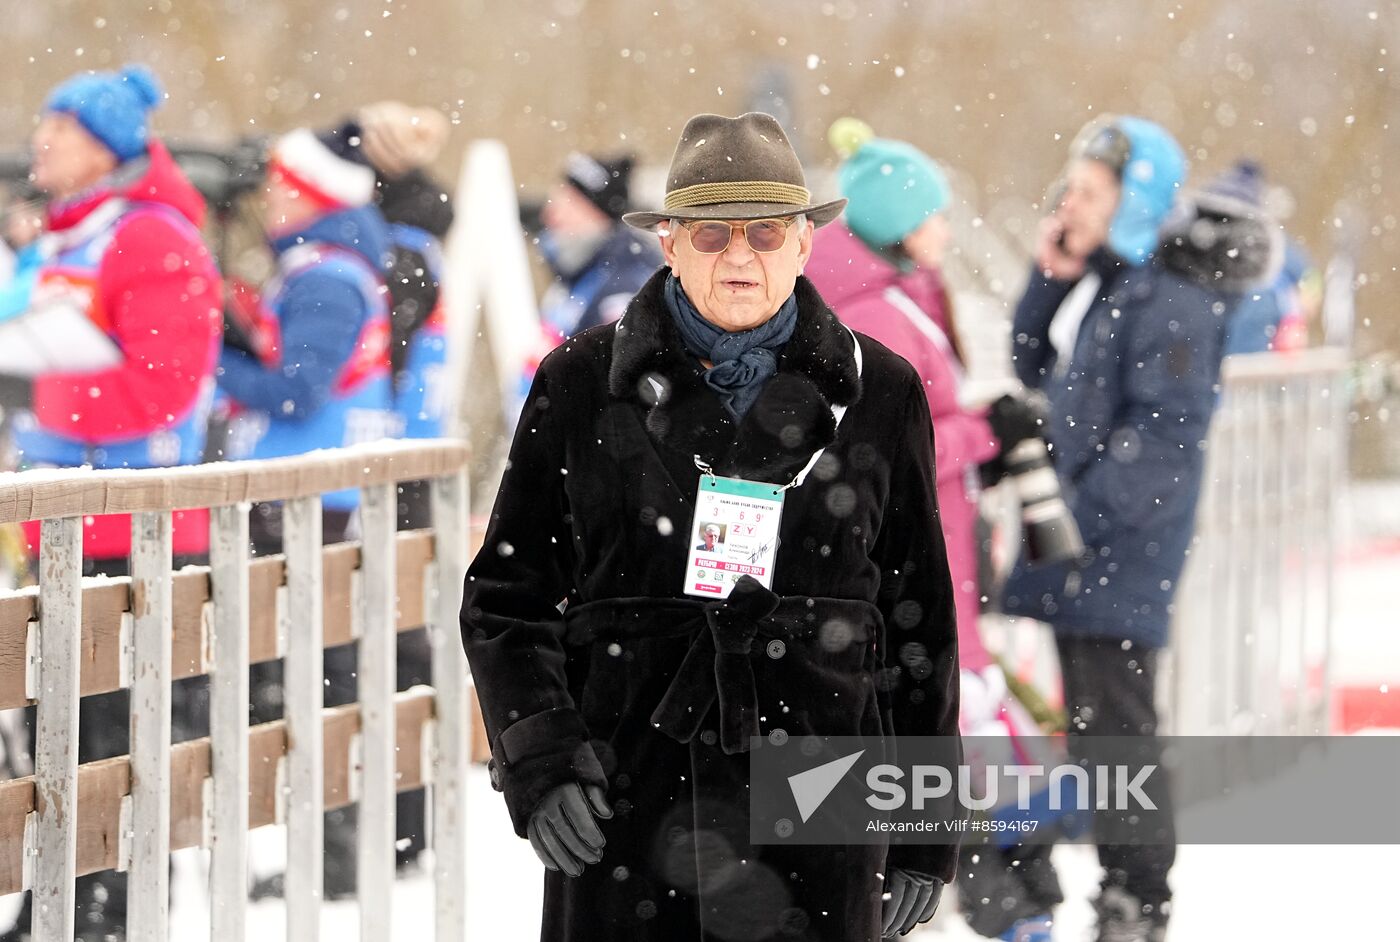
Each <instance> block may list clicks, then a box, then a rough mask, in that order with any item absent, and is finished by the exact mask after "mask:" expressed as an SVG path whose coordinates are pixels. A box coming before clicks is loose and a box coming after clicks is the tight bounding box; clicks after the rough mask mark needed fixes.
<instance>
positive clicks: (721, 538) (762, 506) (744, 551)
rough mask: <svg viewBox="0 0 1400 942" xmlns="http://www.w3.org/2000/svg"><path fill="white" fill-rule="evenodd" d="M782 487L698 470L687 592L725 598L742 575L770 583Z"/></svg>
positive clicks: (691, 524)
mask: <svg viewBox="0 0 1400 942" xmlns="http://www.w3.org/2000/svg"><path fill="white" fill-rule="evenodd" d="M783 491H784V488H783V487H782V485H779V484H764V483H761V482H759V481H745V480H744V479H743V478H726V477H720V476H718V475H714V474H709V473H704V474H701V475H700V485H699V487H698V488H697V490H696V494H695V517H694V519H692V520H691V522H690V543H689V561H688V562H687V563H686V567H685V589H684V592H685V594H686V595H698V596H700V597H702V598H717V599H723V598H728V597H729V592H730V590H731V589H733V588H734V583H736V582H738V581H739V578H740V577H741V576H753V577H754V578H755V579H757V580H758V581H759V582H761V583H762V584H763V586H764V587H765V588H768V589H771V588H773V560H774V559H775V558H777V555H778V524H779V522H780V521H781V520H782V516H783Z"/></svg>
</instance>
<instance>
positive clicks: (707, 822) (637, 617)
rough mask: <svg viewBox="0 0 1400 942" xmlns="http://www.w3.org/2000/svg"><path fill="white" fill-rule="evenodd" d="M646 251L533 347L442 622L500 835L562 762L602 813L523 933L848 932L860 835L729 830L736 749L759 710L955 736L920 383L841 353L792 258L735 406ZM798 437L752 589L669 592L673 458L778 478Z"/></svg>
mask: <svg viewBox="0 0 1400 942" xmlns="http://www.w3.org/2000/svg"><path fill="white" fill-rule="evenodd" d="M665 276H666V270H665V269H663V270H662V271H660V272H658V273H657V274H656V275H655V276H654V277H653V278H652V279H651V280H650V281H649V282H648V283H647V284H646V286H645V287H643V289H642V290H641V292H640V293H639V294H638V295H637V297H636V298H635V299H634V300H633V301H632V303H631V304H630V305H629V307H628V308H627V312H626V314H625V315H624V317H623V319H622V320H621V321H620V322H619V323H618V324H617V325H615V326H614V325H607V326H602V327H598V328H595V329H593V330H589V331H586V332H585V333H583V334H582V335H580V336H578V337H575V338H574V339H573V340H571V341H568V342H566V343H565V344H564V345H563V346H562V347H561V348H559V349H558V350H556V351H555V352H553V353H552V354H550V355H549V356H548V357H546V358H545V360H544V361H543V362H542V363H541V364H540V368H539V371H538V372H537V374H536V376H535V379H534V383H533V385H532V387H531V390H530V393H529V396H528V397H527V400H526V403H525V408H524V412H523V414H522V416H521V418H520V422H519V425H518V428H517V432H516V436H515V441H514V444H513V446H512V449H511V454H510V463H509V467H508V470H507V471H506V474H505V477H504V479H503V481H502V483H501V489H500V492H499V494H498V495H497V499H496V504H495V508H494V510H493V511H492V516H491V522H490V526H489V529H488V531H487V534H486V537H485V541H484V543H483V548H482V550H481V551H480V553H479V554H478V555H477V557H476V559H475V560H474V561H473V562H472V565H471V567H470V569H469V570H468V574H467V580H466V589H465V596H464V600H463V606H462V635H463V641H464V644H465V646H466V650H467V654H468V657H469V660H470V662H471V667H472V673H473V675H474V677H475V678H476V685H477V691H478V693H479V695H480V698H481V703H482V708H483V712H484V716H485V722H486V729H487V732H488V734H489V736H490V739H491V745H492V755H493V759H492V764H493V767H494V772H493V774H494V777H495V779H496V780H497V782H498V783H499V785H498V787H499V788H501V789H502V790H503V791H504V793H505V798H506V804H507V806H508V808H509V810H510V814H511V817H512V819H513V821H514V824H515V828H516V831H517V833H519V834H522V835H523V834H524V833H525V825H526V823H527V822H528V819H529V816H530V813H531V811H532V810H533V809H534V808H535V807H536V805H537V803H538V801H539V799H540V798H541V796H543V795H544V794H545V793H546V792H548V791H549V790H550V789H552V788H553V787H555V786H557V785H559V784H561V783H564V782H568V781H574V780H580V781H583V782H586V783H593V784H597V785H602V786H605V787H606V788H607V789H608V796H609V800H610V801H611V802H612V803H613V806H614V809H615V811H616V814H615V816H614V817H613V818H612V819H611V820H608V821H604V822H602V828H603V832H604V834H605V836H606V837H607V841H608V843H607V847H606V849H605V851H604V857H603V860H602V862H601V863H600V864H598V865H597V866H593V867H589V868H588V869H587V870H586V871H585V873H584V875H583V876H582V877H580V878H578V879H568V878H565V877H563V876H562V875H561V874H557V873H550V874H547V876H546V881H547V883H546V907H545V908H546V913H545V932H544V937H545V938H549V939H564V940H582V939H587V940H598V939H624V938H625V939H628V940H642V939H658V940H660V939H667V940H670V939H686V940H692V939H693V940H697V942H698V940H699V939H700V937H701V928H700V924H699V922H698V920H700V919H702V918H703V919H704V920H705V921H706V924H707V926H708V927H709V929H710V931H713V930H714V929H715V927H717V926H719V925H720V924H721V923H722V922H723V921H724V920H729V921H730V923H731V924H732V923H733V921H734V920H736V919H737V920H739V921H740V922H741V923H745V924H748V925H749V926H750V929H749V931H750V932H751V933H752V934H751V935H746V936H745V937H746V938H749V937H751V938H767V937H768V933H766V932H759V931H757V929H758V928H762V927H763V926H765V925H769V926H771V930H770V931H771V932H773V933H776V932H777V927H778V921H779V920H783V919H788V920H792V919H799V920H801V921H802V923H803V924H804V925H809V926H810V929H809V930H808V934H806V935H804V936H802V937H804V938H811V939H818V938H820V939H833V940H834V939H842V940H845V939H861V940H864V939H872V940H873V939H874V938H875V937H876V936H878V921H877V920H878V916H879V905H880V900H879V895H880V891H881V889H880V884H879V880H878V878H876V877H875V874H876V873H877V872H883V870H884V867H885V865H886V862H887V861H886V849H885V847H884V846H851V847H813V846H807V847H800V848H787V847H783V846H771V845H763V846H754V845H751V844H750V843H749V831H748V820H747V818H748V803H749V799H748V792H747V784H748V756H747V755H746V754H745V753H744V750H745V749H747V748H748V737H749V736H759V735H768V734H770V733H772V732H773V731H775V730H778V729H782V730H784V731H785V732H786V733H787V734H788V735H789V736H803V735H807V734H817V735H865V736H872V737H875V738H877V739H879V738H882V737H884V736H888V735H889V734H890V733H891V732H893V733H894V734H896V735H901V734H902V735H911V734H919V735H956V733H957V715H958V702H957V699H958V697H957V634H956V628H955V624H954V610H953V600H952V591H951V583H950V580H949V576H948V568H947V559H946V553H945V550H944V545H943V538H942V535H941V533H940V530H939V525H938V510H937V498H936V494H935V489H934V480H933V472H932V467H931V464H932V462H931V456H932V455H933V441H932V432H931V428H932V426H931V422H930V418H929V410H928V403H927V399H926V398H925V396H924V394H923V390H922V388H921V386H920V383H919V380H918V377H917V375H916V374H915V373H914V371H913V369H912V368H911V367H910V366H909V365H908V363H906V362H905V361H904V360H903V359H901V358H899V357H898V356H896V355H894V354H892V353H891V352H890V351H889V350H887V349H886V348H885V347H883V346H881V345H880V344H879V343H877V342H875V341H873V340H871V339H869V338H867V337H864V336H861V337H860V340H859V342H860V345H861V351H862V356H863V370H862V372H861V373H860V375H859V376H858V375H857V370H856V366H855V362H854V347H853V343H852V336H853V335H852V334H851V333H849V332H848V331H847V330H846V328H844V327H843V326H841V324H840V323H839V322H838V321H837V320H836V318H835V316H834V315H833V314H832V313H831V311H830V310H829V309H828V308H827V306H826V305H825V303H823V301H822V300H821V298H820V297H819V296H818V295H817V293H816V291H815V289H813V288H812V287H811V285H810V283H809V282H807V281H806V280H805V279H801V278H799V279H798V287H797V296H798V305H799V307H798V322H797V326H796V328H795V332H794V334H793V337H792V339H791V340H790V341H789V342H788V343H787V344H786V346H785V347H784V349H783V352H782V354H781V356H780V364H779V370H778V373H777V374H776V375H775V376H774V377H773V378H772V379H770V380H769V381H768V382H767V384H766V385H765V387H764V388H763V391H762V392H761V394H760V395H759V398H758V400H757V401H756V403H755V404H754V406H753V408H752V409H750V411H749V412H748V413H747V414H746V416H745V417H744V419H743V420H742V421H740V422H737V423H736V422H735V420H733V419H732V418H731V417H730V416H729V414H728V413H727V412H726V410H725V409H724V407H723V405H722V404H721V402H720V400H719V398H718V397H717V396H716V395H715V393H714V392H713V391H712V390H710V389H709V388H708V387H707V386H706V384H705V382H704V380H703V378H702V372H703V370H702V369H701V367H700V365H699V363H698V362H696V361H694V360H693V359H692V358H690V357H689V356H687V355H686V354H685V352H684V349H683V347H682V344H681V340H680V336H679V334H678V332H677V330H676V327H675V325H674V324H673V322H672V320H671V318H670V316H669V314H668V312H667V310H666V306H665V302H664V300H663V296H662V285H663V284H664V281H665ZM833 403H836V404H845V405H847V406H848V410H847V412H846V413H845V416H844V419H843V420H842V421H841V423H840V426H839V428H837V427H836V426H835V422H834V419H833V416H832V413H831V409H830V407H831V405H832V404H833ZM823 446H826V451H825V453H824V455H823V457H822V458H821V460H820V461H819V462H818V463H817V465H816V467H815V468H814V470H813V472H812V473H811V475H809V477H808V478H807V480H806V482H805V483H804V484H803V485H802V486H801V487H797V488H793V489H790V490H788V492H787V498H786V506H785V509H784V511H783V516H782V528H781V536H780V546H779V549H778V554H777V559H776V571H775V576H774V583H773V587H774V589H773V591H772V592H770V591H768V590H767V589H764V588H763V587H762V586H761V585H760V584H758V583H757V582H755V581H753V580H752V579H750V578H748V577H745V578H744V579H742V580H741V581H740V582H739V583H738V585H737V586H736V588H735V589H734V592H733V594H732V595H731V596H730V598H729V599H728V600H727V601H726V602H719V601H713V602H707V601H705V600H702V599H696V598H692V597H688V596H685V595H683V594H682V591H681V590H682V583H683V579H684V576H685V567H686V561H687V553H688V550H689V542H688V537H689V535H690V529H689V525H690V523H691V518H692V514H693V510H694V507H693V500H694V496H695V494H696V490H697V486H698V482H699V472H698V471H697V469H696V464H695V458H696V456H699V457H700V458H701V459H703V460H704V461H706V462H708V463H709V464H710V465H712V466H713V468H714V469H715V471H716V472H717V473H719V474H724V475H737V476H743V477H747V478H750V479H755V480H760V481H767V482H782V483H786V482H788V481H790V480H791V479H792V478H793V477H794V476H795V475H796V474H797V472H798V471H799V470H800V469H801V468H802V467H803V466H804V465H805V464H806V463H807V461H808V459H809V458H810V456H811V455H812V454H813V452H814V451H815V450H816V449H818V448H821V447H823ZM561 607H562V609H563V612H562V615H561ZM699 843H704V844H705V849H706V851H707V852H709V854H710V856H708V857H707V856H706V855H705V854H703V853H697V845H698V844H699ZM955 857H956V851H955V849H954V848H952V847H947V846H942V847H936V846H901V847H897V848H894V849H892V850H890V851H889V857H888V863H889V865H891V866H903V867H905V868H907V869H914V870H922V871H926V872H929V873H933V874H936V875H938V876H940V877H942V878H943V879H945V880H947V879H950V878H951V877H952V875H953V869H954V863H955ZM740 860H743V861H745V864H744V865H743V866H744V867H746V868H747V869H746V870H744V872H743V874H740V873H739V871H736V870H726V869H725V868H726V867H740V863H739V861H740ZM618 874H621V876H619V875H618ZM673 891H674V892H673ZM697 897H699V898H700V900H699V906H698V907H697ZM794 908H796V909H794ZM796 910H800V911H801V915H800V916H798V915H795V912H796ZM700 912H704V913H705V914H706V915H705V916H704V917H701V916H700V915H699V913H700ZM785 913H786V915H785ZM708 937H722V936H718V935H716V936H707V938H708Z"/></svg>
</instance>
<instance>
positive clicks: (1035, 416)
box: [987, 395, 1045, 457]
mask: <svg viewBox="0 0 1400 942" xmlns="http://www.w3.org/2000/svg"><path fill="white" fill-rule="evenodd" d="M1044 418H1045V416H1044V414H1043V412H1042V411H1041V409H1040V407H1039V406H1038V405H1037V403H1036V402H1035V401H1034V400H1032V399H1030V398H1028V397H1024V396H1010V395H1007V396H1002V397H1001V398H1000V399H998V400H997V401H996V402H994V403H992V405H991V407H990V408H989V409H988V410H987V424H988V425H990V426H991V427H992V433H993V434H994V435H996V437H997V441H999V442H1001V453H1000V455H999V457H1004V456H1005V455H1006V454H1007V453H1008V452H1009V451H1011V449H1013V448H1015V447H1016V446H1017V445H1019V444H1020V443H1021V442H1023V441H1025V440H1026V439H1028V438H1035V437H1036V436H1038V435H1040V434H1041V429H1042V427H1043V424H1044Z"/></svg>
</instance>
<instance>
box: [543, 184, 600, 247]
mask: <svg viewBox="0 0 1400 942" xmlns="http://www.w3.org/2000/svg"><path fill="white" fill-rule="evenodd" d="M540 219H541V220H542V221H543V222H544V224H545V227H546V228H547V229H549V231H550V232H553V233H554V234H555V235H557V236H562V237H563V238H566V239H567V238H572V237H579V238H586V237H588V236H592V235H597V234H599V233H602V232H606V231H607V230H608V229H610V228H612V220H611V219H609V218H608V215H607V213H604V212H603V211H602V210H601V209H599V208H598V207H597V206H594V205H593V204H592V203H590V202H589V201H588V198H587V197H585V196H584V195H583V194H582V193H580V192H579V191H578V190H576V189H574V187H573V186H572V185H570V184H568V183H557V184H555V186H554V189H552V190H550V191H549V199H547V200H545V203H544V208H543V209H542V210H540Z"/></svg>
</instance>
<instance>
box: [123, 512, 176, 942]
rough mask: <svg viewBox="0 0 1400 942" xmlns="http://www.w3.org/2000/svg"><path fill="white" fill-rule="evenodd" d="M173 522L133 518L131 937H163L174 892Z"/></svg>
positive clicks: (150, 941) (144, 941) (166, 516)
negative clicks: (171, 574) (171, 718)
mask: <svg viewBox="0 0 1400 942" xmlns="http://www.w3.org/2000/svg"><path fill="white" fill-rule="evenodd" d="M170 554H171V525H170V513H169V512H168V511H164V512H161V511H157V512H152V513H140V514H134V515H133V516H132V518H131V614H132V620H133V632H132V634H133V642H134V647H135V663H134V664H133V665H132V672H131V677H132V680H131V830H132V834H131V862H130V865H129V866H128V868H127V869H128V884H127V885H128V887H129V889H128V902H127V910H126V918H127V925H126V932H127V937H128V938H130V939H132V940H134V942H166V939H168V938H169V937H170V932H169V927H168V922H169V914H168V912H167V909H168V906H169V895H170V647H171V581H170V578H171V577H170V565H171V560H170Z"/></svg>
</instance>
